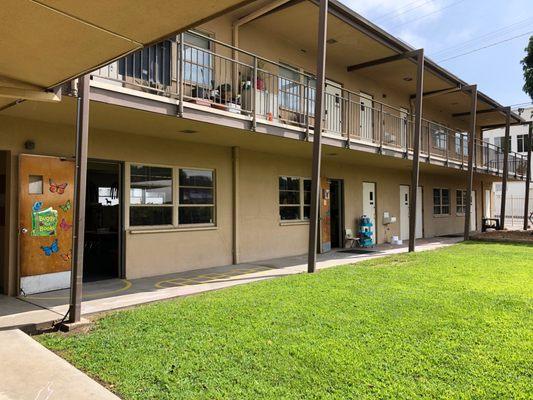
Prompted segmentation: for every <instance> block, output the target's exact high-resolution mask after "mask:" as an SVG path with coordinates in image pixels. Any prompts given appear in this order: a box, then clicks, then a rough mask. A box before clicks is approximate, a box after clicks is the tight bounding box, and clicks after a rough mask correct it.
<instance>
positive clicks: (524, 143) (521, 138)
mask: <svg viewBox="0 0 533 400" xmlns="http://www.w3.org/2000/svg"><path fill="white" fill-rule="evenodd" d="M528 140H529V135H528V134H527V133H526V134H520V135H517V136H516V152H517V153H527V152H528V151H529V146H528Z"/></svg>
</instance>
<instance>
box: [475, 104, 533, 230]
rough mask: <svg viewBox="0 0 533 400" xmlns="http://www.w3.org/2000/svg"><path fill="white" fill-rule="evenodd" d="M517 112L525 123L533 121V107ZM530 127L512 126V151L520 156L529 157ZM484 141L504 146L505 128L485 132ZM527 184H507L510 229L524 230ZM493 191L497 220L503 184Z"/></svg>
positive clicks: (532, 191) (532, 195)
mask: <svg viewBox="0 0 533 400" xmlns="http://www.w3.org/2000/svg"><path fill="white" fill-rule="evenodd" d="M515 112H516V113H517V114H518V115H520V116H521V117H522V118H523V119H524V120H525V121H527V122H530V121H533V107H527V108H519V109H516V110H515ZM528 134H529V126H528V125H524V124H522V125H515V126H511V130H510V135H509V143H510V149H511V151H513V152H516V153H518V154H522V155H524V156H525V155H527V152H528V150H529V147H528V141H527V138H528ZM483 137H484V139H485V140H486V141H487V142H489V143H492V144H494V145H496V146H500V147H501V146H503V143H504V142H505V128H498V129H491V130H487V131H484V133H483ZM525 188H526V186H525V182H509V183H508V184H507V197H506V207H505V208H506V212H505V214H506V226H507V227H508V228H517V229H522V228H523V226H524V222H523V221H524V199H525ZM492 191H493V194H494V200H495V201H494V203H493V207H492V210H491V215H492V216H494V217H495V218H499V217H500V207H501V195H502V183H501V182H495V183H494V185H493V187H492ZM529 198H530V199H533V188H530V190H529ZM530 201H531V203H532V204H530V212H533V201H532V200H530Z"/></svg>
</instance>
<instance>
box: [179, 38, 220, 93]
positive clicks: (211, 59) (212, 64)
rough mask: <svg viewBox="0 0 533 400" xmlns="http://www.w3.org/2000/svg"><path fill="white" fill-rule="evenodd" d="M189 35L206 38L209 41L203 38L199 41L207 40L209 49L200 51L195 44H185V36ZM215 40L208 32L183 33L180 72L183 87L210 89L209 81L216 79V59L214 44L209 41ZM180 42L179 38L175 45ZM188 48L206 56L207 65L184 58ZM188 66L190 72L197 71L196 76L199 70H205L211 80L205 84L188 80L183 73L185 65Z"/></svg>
mask: <svg viewBox="0 0 533 400" xmlns="http://www.w3.org/2000/svg"><path fill="white" fill-rule="evenodd" d="M187 34H189V35H190V36H195V34H198V35H202V36H206V37H207V38H209V39H205V38H200V39H205V40H207V44H208V46H209V48H207V49H202V48H200V47H198V46H197V45H196V44H191V43H187V40H186V35H187ZM214 38H215V35H214V34H213V33H210V32H204V31H199V30H191V31H187V32H184V33H183V39H184V40H183V72H182V74H183V75H182V76H183V83H184V84H185V85H188V86H192V87H201V88H203V89H207V90H209V89H211V81H212V80H214V79H216V77H215V62H216V59H215V55H216V50H215V43H214V42H213V41H212V40H211V39H214ZM179 42H180V40H179V36H178V38H177V40H176V43H179ZM187 46H189V49H193V50H195V51H196V52H202V53H204V56H205V55H207V56H208V59H209V64H203V62H195V61H194V60H192V59H191V60H188V59H187V57H186V47H187ZM197 60H198V57H197ZM187 64H188V65H189V67H190V69H191V71H192V70H193V69H194V68H196V69H197V75H198V74H199V72H198V71H200V69H203V70H207V71H209V77H210V78H211V79H209V82H207V83H204V82H200V81H199V80H196V81H194V80H191V79H188V78H187V76H186V73H185V70H186V69H187V67H186V65H187Z"/></svg>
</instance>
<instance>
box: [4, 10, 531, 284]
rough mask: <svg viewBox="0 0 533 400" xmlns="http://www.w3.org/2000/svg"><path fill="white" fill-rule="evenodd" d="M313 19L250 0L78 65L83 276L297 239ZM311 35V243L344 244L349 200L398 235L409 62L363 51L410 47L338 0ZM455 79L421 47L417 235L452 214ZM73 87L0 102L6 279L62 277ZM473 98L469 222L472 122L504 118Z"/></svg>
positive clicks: (410, 114) (477, 190)
mask: <svg viewBox="0 0 533 400" xmlns="http://www.w3.org/2000/svg"><path fill="white" fill-rule="evenodd" d="M317 19H318V3H317V1H313V0H305V1H294V0H293V1H275V2H272V1H261V0H259V1H256V2H253V3H252V4H249V5H246V6H244V7H240V8H238V9H235V10H233V11H231V12H228V13H225V14H223V15H221V16H219V17H218V18H216V19H213V20H211V21H209V22H206V23H204V24H202V25H200V26H198V27H196V28H195V29H194V30H189V31H187V32H184V33H181V34H178V35H174V36H172V37H170V38H168V39H167V40H163V41H161V42H159V43H157V44H154V45H152V46H150V47H146V48H144V49H143V50H140V51H137V52H135V53H132V54H130V55H128V56H127V57H125V58H123V59H120V60H117V61H115V62H113V63H111V64H109V65H107V66H105V67H103V68H100V69H99V70H97V71H94V72H92V73H91V84H90V102H91V104H90V123H89V129H90V132H89V163H88V177H87V198H86V214H85V225H86V230H85V265H84V274H85V279H87V280H95V279H104V278H112V277H122V278H128V279H133V278H139V277H146V276H154V275H161V274H167V273H173V272H178V271H184V270H190V269H199V268H206V267H211V266H217V265H226V264H231V263H239V262H252V261H258V260H262V259H271V258H275V257H284V256H291V255H298V254H303V253H305V252H306V251H307V243H308V242H307V241H308V231H309V221H308V220H309V213H310V199H311V195H310V190H311V189H310V176H311V157H312V142H313V136H314V134H313V124H314V118H315V116H314V104H315V93H316V92H315V91H316V78H315V73H316V71H315V68H316V38H317V24H316V21H317ZM326 43H327V63H326V78H327V79H326V86H325V100H324V102H325V121H324V132H323V133H322V135H323V145H324V149H323V160H322V162H323V167H322V177H321V188H322V196H321V228H320V232H321V234H320V242H321V246H320V248H321V251H329V250H330V249H332V248H339V247H343V246H344V234H345V230H346V229H352V230H353V231H355V230H356V229H357V226H358V223H359V219H360V217H361V216H362V215H366V216H368V217H370V219H371V220H372V221H373V224H374V233H373V240H374V241H375V243H384V242H387V241H390V239H391V237H392V236H393V235H394V236H399V237H400V238H402V239H407V237H408V236H409V185H410V182H411V180H410V177H411V168H412V161H411V159H412V156H413V133H414V122H413V121H414V99H415V93H416V87H415V84H416V82H415V81H416V65H415V64H414V63H413V62H412V60H411V59H409V58H406V59H399V60H396V61H393V62H390V63H386V64H380V65H375V66H372V65H366V64H364V63H367V62H369V61H372V60H375V59H380V58H384V57H388V56H392V55H394V54H398V53H399V52H409V51H411V50H413V49H412V48H411V47H410V46H408V45H407V44H405V43H404V42H402V41H400V40H399V39H397V38H395V37H393V36H391V35H390V34H388V33H387V32H384V31H383V30H381V29H380V28H378V27H377V26H376V25H374V24H372V23H371V22H369V21H367V20H365V19H364V18H363V17H361V16H360V15H358V14H357V13H356V12H354V11H353V10H350V9H349V8H347V7H346V6H344V5H343V4H341V3H339V2H337V1H331V2H330V10H329V21H328V32H327V41H326ZM370 64H371V63H370ZM466 86H468V83H466V82H464V81H462V80H461V79H460V78H458V77H456V76H454V75H453V74H451V73H450V72H448V71H446V70H445V69H443V68H442V67H440V66H439V65H437V64H435V63H434V62H432V61H431V60H426V62H425V69H424V86H423V91H424V101H423V122H422V131H421V165H420V187H419V188H418V193H419V201H418V203H417V204H418V208H417V210H416V211H417V222H418V225H417V226H416V236H417V237H419V238H431V237H435V236H439V235H453V234H457V233H460V232H462V231H463V226H464V223H465V222H464V219H465V210H466V201H465V199H466V189H467V173H466V169H467V161H468V145H467V131H468V129H469V115H470V96H469V95H468V94H467V93H464V92H463V91H461V88H462V87H466ZM74 89H75V85H70V84H67V85H64V86H63V88H62V93H63V99H62V101H61V102H60V103H59V104H57V103H36V102H23V103H20V104H17V105H16V106H12V107H8V108H5V109H3V110H1V111H0V150H2V151H1V152H0V160H1V161H2V163H1V164H2V168H3V171H0V176H2V175H3V176H5V178H4V179H3V181H2V182H0V183H2V184H3V185H4V189H3V190H4V193H5V194H4V198H5V199H8V200H9V201H5V202H4V204H7V206H5V207H4V208H3V209H1V210H2V211H3V212H4V214H5V215H4V218H5V225H6V226H7V228H6V232H5V234H4V239H5V243H6V249H8V252H9V257H7V258H6V261H5V262H4V265H3V266H2V267H3V269H4V271H5V273H4V274H3V275H2V276H3V277H4V278H3V282H2V286H3V288H4V291H6V292H9V293H11V294H18V293H20V292H24V293H35V292H39V291H47V290H53V289H57V288H61V287H68V285H69V282H70V258H71V254H72V248H71V246H72V245H71V241H69V237H70V236H69V235H70V232H69V230H70V229H71V226H72V220H71V218H72V214H71V204H72V200H71V197H72V195H73V191H72V188H73V186H74V182H73V176H74V169H73V163H72V162H71V161H70V160H71V158H72V156H73V154H74V148H75V143H74V139H75V137H74V135H73V132H74V130H75V125H76V106H77V98H76V97H75V94H76V93H75V90H74ZM481 89H482V88H481ZM477 109H478V110H479V113H478V115H477V125H476V137H475V146H474V148H475V152H474V159H475V172H474V184H473V192H472V199H473V203H472V204H473V206H472V209H471V230H472V231H475V230H478V229H480V224H481V218H482V213H483V210H484V209H485V208H486V207H489V206H490V205H489V204H488V202H489V203H490V202H491V201H492V200H491V196H490V195H489V196H486V193H487V192H489V193H490V190H491V188H492V185H493V183H494V182H495V181H498V180H500V179H501V174H502V172H503V160H504V157H503V149H502V148H501V147H500V146H498V145H495V144H494V143H490V142H486V141H485V140H484V138H483V135H482V130H483V128H486V127H489V126H496V125H503V124H505V122H506V115H505V113H504V112H503V111H502V110H503V107H502V105H500V104H498V103H497V102H496V101H495V100H493V99H491V98H490V97H488V96H487V95H485V94H483V93H482V92H479V93H478V98H477ZM511 119H512V121H511V122H512V123H521V122H523V121H522V119H521V118H520V116H518V115H516V114H514V113H513V114H511ZM524 160H525V158H524V157H523V156H522V155H519V154H516V153H511V154H510V155H509V173H510V179H516V180H521V179H523V178H524V177H525V170H524V168H523V163H524ZM391 216H393V217H396V222H391V219H390V217H391ZM28 239H30V240H28Z"/></svg>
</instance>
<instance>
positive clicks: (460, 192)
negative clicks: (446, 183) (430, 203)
mask: <svg viewBox="0 0 533 400" xmlns="http://www.w3.org/2000/svg"><path fill="white" fill-rule="evenodd" d="M459 200H461V201H459ZM466 201H467V191H466V190H465V189H456V190H455V214H456V215H459V216H464V215H466ZM461 210H462V211H461Z"/></svg>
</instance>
